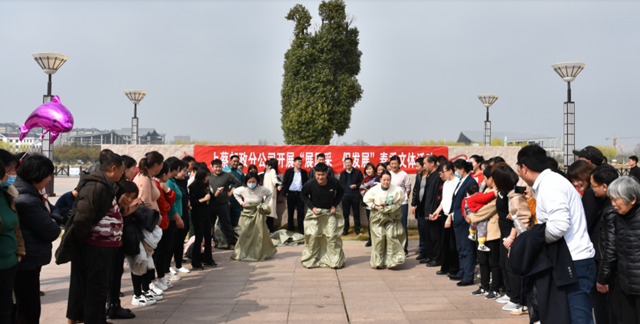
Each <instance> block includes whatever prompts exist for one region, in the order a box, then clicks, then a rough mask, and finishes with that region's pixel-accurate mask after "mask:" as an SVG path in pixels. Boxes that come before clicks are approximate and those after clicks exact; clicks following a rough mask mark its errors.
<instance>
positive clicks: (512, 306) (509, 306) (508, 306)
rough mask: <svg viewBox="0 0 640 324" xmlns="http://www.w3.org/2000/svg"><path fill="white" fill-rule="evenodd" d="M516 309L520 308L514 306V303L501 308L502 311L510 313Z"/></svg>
mask: <svg viewBox="0 0 640 324" xmlns="http://www.w3.org/2000/svg"><path fill="white" fill-rule="evenodd" d="M518 307H521V306H520V305H518V304H516V303H512V302H509V303H508V304H506V305H504V306H502V310H503V311H507V312H510V311H512V310H514V309H518Z"/></svg>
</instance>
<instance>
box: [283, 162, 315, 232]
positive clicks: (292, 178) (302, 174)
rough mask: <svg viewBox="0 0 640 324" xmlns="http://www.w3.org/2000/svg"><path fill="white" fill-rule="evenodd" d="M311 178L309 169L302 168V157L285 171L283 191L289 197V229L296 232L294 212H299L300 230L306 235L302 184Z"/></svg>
mask: <svg viewBox="0 0 640 324" xmlns="http://www.w3.org/2000/svg"><path fill="white" fill-rule="evenodd" d="M307 180H309V177H308V176H307V171H306V170H304V169H302V158H301V157H299V156H298V157H296V158H295V159H293V168H290V169H287V171H285V172H284V178H283V183H284V185H283V189H282V192H283V193H284V195H285V196H286V197H287V211H288V213H289V218H288V220H287V230H289V231H291V232H294V231H295V226H294V223H293V215H294V212H296V211H297V212H298V232H300V234H302V235H304V215H305V214H304V202H303V201H302V199H301V198H300V191H302V186H304V184H305V183H306V182H307Z"/></svg>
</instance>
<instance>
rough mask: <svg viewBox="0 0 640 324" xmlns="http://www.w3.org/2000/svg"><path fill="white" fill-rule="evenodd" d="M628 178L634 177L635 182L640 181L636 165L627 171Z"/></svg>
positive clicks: (639, 170) (639, 172)
mask: <svg viewBox="0 0 640 324" xmlns="http://www.w3.org/2000/svg"><path fill="white" fill-rule="evenodd" d="M629 176H630V177H635V178H636V180H637V181H640V168H638V166H637V165H636V166H634V167H633V168H631V169H629Z"/></svg>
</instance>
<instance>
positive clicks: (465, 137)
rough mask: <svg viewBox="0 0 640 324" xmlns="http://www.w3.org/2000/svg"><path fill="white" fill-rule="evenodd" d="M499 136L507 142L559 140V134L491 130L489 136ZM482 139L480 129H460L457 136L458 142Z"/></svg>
mask: <svg viewBox="0 0 640 324" xmlns="http://www.w3.org/2000/svg"><path fill="white" fill-rule="evenodd" d="M496 137H497V138H499V139H501V140H504V138H505V137H506V138H507V142H532V141H548V140H559V139H561V137H560V136H557V137H554V136H549V135H545V134H540V133H523V132H491V138H492V139H493V138H496ZM483 141H484V132H482V131H462V132H460V136H458V140H457V141H456V142H458V143H466V144H469V143H472V142H473V143H482V142H483Z"/></svg>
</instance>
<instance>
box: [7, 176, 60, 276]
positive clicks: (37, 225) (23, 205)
mask: <svg viewBox="0 0 640 324" xmlns="http://www.w3.org/2000/svg"><path fill="white" fill-rule="evenodd" d="M14 186H15V187H16V189H18V192H19V193H20V195H19V196H18V197H17V198H16V199H14V203H15V204H16V210H17V211H18V215H20V230H21V231H22V238H23V239H24V246H25V252H26V255H25V256H24V258H23V259H22V262H20V268H19V270H20V271H29V270H37V269H38V268H39V267H41V266H44V265H47V264H49V263H50V262H51V249H52V248H53V247H52V244H51V242H53V241H55V240H56V239H57V238H58V237H59V236H60V226H59V225H58V223H57V222H54V221H53V220H52V219H53V218H56V217H57V218H60V214H59V212H58V208H56V207H55V206H53V205H51V204H50V203H49V202H47V204H48V205H49V208H50V209H51V213H49V211H48V210H47V207H46V206H45V202H44V200H42V196H40V193H39V192H38V190H37V189H36V188H35V187H34V186H33V185H31V184H30V183H27V182H26V181H24V180H23V179H22V178H20V177H19V176H18V177H16V182H15V184H14ZM54 215H55V217H54Z"/></svg>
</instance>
